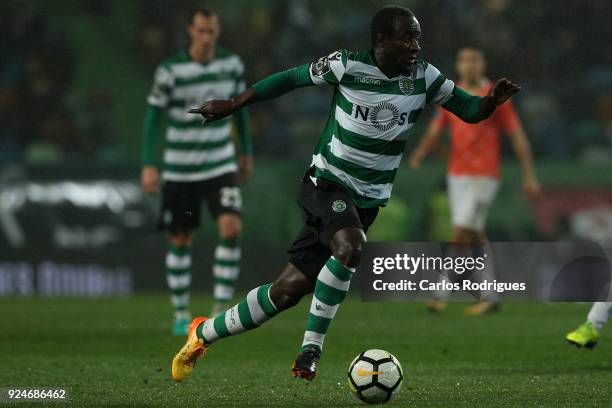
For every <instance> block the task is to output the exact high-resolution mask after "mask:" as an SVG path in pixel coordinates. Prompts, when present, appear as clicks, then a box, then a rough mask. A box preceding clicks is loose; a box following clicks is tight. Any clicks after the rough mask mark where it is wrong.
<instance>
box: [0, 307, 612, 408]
mask: <svg viewBox="0 0 612 408" xmlns="http://www.w3.org/2000/svg"><path fill="white" fill-rule="evenodd" d="M168 303H169V302H168V299H167V297H166V296H165V295H164V296H162V295H139V296H135V297H132V298H120V299H97V300H83V299H17V298H8V299H7V298H5V299H0V324H1V327H2V330H0V356H1V358H0V361H1V366H0V388H7V387H23V388H31V387H60V386H61V387H68V388H69V392H70V402H69V403H62V404H57V403H55V404H43V403H35V404H34V403H29V405H28V403H20V404H15V405H14V406H33V407H40V406H61V407H67V406H75V407H196V406H198V407H222V406H243V405H244V406H247V405H248V406H250V407H256V406H265V407H270V406H277V407H302V406H304V407H306V406H312V407H349V406H363V403H361V402H360V401H358V400H357V399H355V398H354V396H353V395H351V393H350V391H349V389H348V386H347V384H346V370H347V367H348V364H349V363H350V361H351V359H352V358H353V357H354V356H355V355H356V354H357V353H358V352H360V351H362V350H365V349H368V348H382V349H386V350H388V351H390V352H392V353H394V354H395V355H396V356H397V357H398V358H399V360H400V362H401V363H402V365H403V368H404V371H405V381H404V386H403V389H402V390H401V392H400V394H399V395H398V396H397V398H396V399H394V400H393V401H392V402H391V403H389V404H388V406H402V407H404V406H405V407H536V406H537V407H563V406H567V407H570V406H571V407H583V406H584V407H587V406H588V407H591V406H593V407H595V406H599V407H609V406H612V387H611V385H612V336H607V335H606V334H607V333H604V336H603V339H602V341H601V344H599V345H598V346H597V347H596V348H595V349H594V350H592V351H586V350H577V349H574V348H572V347H570V346H569V345H567V344H566V343H565V342H564V341H563V335H564V334H565V333H566V331H568V330H569V329H573V328H574V327H575V326H577V325H578V324H579V323H581V322H582V321H583V320H584V318H585V315H586V313H587V310H588V307H589V306H588V305H576V304H554V305H525V304H508V305H504V306H503V308H502V311H501V312H500V313H499V314H497V315H491V316H483V317H465V316H463V314H462V309H463V306H464V305H463V304H451V306H450V308H449V310H448V311H447V312H446V313H444V314H442V315H431V314H429V313H428V312H426V311H425V310H424V307H423V305H421V304H411V303H385V304H383V303H361V302H360V301H359V300H358V299H356V298H349V299H348V300H347V301H346V302H345V304H343V305H342V307H341V308H340V311H339V312H338V316H337V317H336V319H335V320H334V322H333V324H332V326H331V329H330V332H329V333H328V336H327V340H326V345H325V352H324V355H323V359H322V362H321V366H320V372H319V375H318V376H317V378H316V379H315V380H314V381H313V382H312V383H306V382H304V381H301V380H297V379H294V378H292V377H290V375H289V366H290V363H291V361H292V359H293V358H294V357H295V355H296V352H297V351H298V348H299V345H300V342H301V338H302V332H303V328H304V324H305V321H306V313H307V308H308V305H309V303H310V302H309V300H308V299H304V300H303V301H302V303H301V304H300V305H299V306H298V307H296V308H295V309H293V310H291V311H288V312H285V313H283V314H281V315H280V316H278V317H277V318H275V319H273V320H272V321H270V322H268V323H266V324H265V325H264V326H263V327H261V328H259V329H257V330H255V331H252V332H250V333H245V334H242V335H240V336H236V337H233V338H232V337H230V338H227V339H225V340H222V341H220V342H219V343H216V344H215V345H214V346H213V347H212V348H211V350H210V353H209V355H208V357H207V358H206V359H205V360H204V361H200V362H199V363H198V365H197V366H196V369H195V371H194V372H193V374H192V376H191V377H190V378H189V379H188V381H187V382H185V383H183V384H175V383H173V382H172V380H171V378H170V361H171V359H172V356H173V354H174V353H175V352H176V351H177V350H178V348H179V347H180V346H181V344H182V339H181V338H175V337H172V336H171V335H170V327H169V323H170V321H169V318H168V316H169V304H168ZM193 306H194V307H193V309H194V310H201V311H208V309H209V307H210V300H209V298H207V297H206V296H203V295H195V296H194V300H193ZM0 405H2V403H0Z"/></svg>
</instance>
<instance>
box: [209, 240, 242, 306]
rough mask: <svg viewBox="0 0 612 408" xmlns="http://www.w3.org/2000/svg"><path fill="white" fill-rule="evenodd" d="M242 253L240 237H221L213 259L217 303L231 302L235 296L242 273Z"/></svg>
mask: <svg viewBox="0 0 612 408" xmlns="http://www.w3.org/2000/svg"><path fill="white" fill-rule="evenodd" d="M240 255H241V254H240V241H239V240H238V239H219V242H218V244H217V248H216V249H215V259H214V261H213V277H214V280H215V285H214V291H213V298H214V300H215V303H229V302H230V301H231V300H232V298H233V297H234V291H235V289H236V280H237V279H238V275H239V274H240Z"/></svg>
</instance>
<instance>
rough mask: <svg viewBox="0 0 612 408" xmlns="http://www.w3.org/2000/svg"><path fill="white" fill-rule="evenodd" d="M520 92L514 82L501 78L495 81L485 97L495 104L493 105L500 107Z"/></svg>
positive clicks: (519, 88)
mask: <svg viewBox="0 0 612 408" xmlns="http://www.w3.org/2000/svg"><path fill="white" fill-rule="evenodd" d="M520 90H521V87H520V86H518V85H517V84H515V83H514V82H512V81H510V80H509V79H507V78H501V79H498V80H497V81H495V83H494V84H493V86H492V87H491V89H490V90H489V93H488V94H487V96H488V97H490V98H491V99H492V100H493V101H494V102H495V105H501V104H502V103H504V102H506V101H507V100H508V98H510V97H511V96H512V95H514V94H515V93H517V92H518V91H520Z"/></svg>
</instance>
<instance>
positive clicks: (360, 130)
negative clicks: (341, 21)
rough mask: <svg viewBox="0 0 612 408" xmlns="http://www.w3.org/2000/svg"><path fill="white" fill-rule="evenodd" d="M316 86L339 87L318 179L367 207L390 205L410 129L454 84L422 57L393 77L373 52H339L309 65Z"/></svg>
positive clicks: (317, 163)
mask: <svg viewBox="0 0 612 408" xmlns="http://www.w3.org/2000/svg"><path fill="white" fill-rule="evenodd" d="M309 73H310V78H311V80H312V82H313V83H314V84H315V85H323V84H330V85H333V86H334V87H335V89H334V94H333V101H332V106H331V111H330V114H329V118H328V120H327V123H326V125H325V129H324V130H323V133H322V134H321V137H320V139H319V143H318V144H317V146H316V148H315V151H314V154H313V157H312V165H313V166H314V167H315V173H314V177H315V178H317V177H322V178H325V179H329V180H332V181H335V182H337V183H340V184H342V185H344V186H345V187H347V188H348V189H349V191H350V192H351V195H352V197H353V200H354V201H355V204H356V205H357V206H359V207H362V208H370V207H376V206H380V205H384V204H385V203H386V202H387V201H388V200H389V197H390V196H391V189H392V187H393V181H394V180H395V175H396V173H397V169H398V167H399V164H400V160H401V157H402V155H403V153H404V150H405V145H406V139H407V137H408V131H409V130H410V128H412V126H413V125H414V123H415V122H416V121H417V119H418V117H419V115H420V114H421V112H422V111H423V108H424V107H425V105H426V104H428V103H437V104H444V103H445V102H447V101H448V100H449V99H450V97H451V94H452V91H453V88H454V86H455V85H454V83H453V82H452V81H451V80H448V79H446V77H445V76H444V75H442V74H440V71H438V70H437V69H436V68H435V67H434V66H433V65H430V64H428V63H427V62H425V61H422V60H418V61H417V62H416V64H414V65H413V70H412V73H411V74H410V75H400V76H398V77H395V78H388V77H387V76H386V75H385V74H384V73H383V72H382V71H381V70H380V69H379V68H378V67H377V66H376V63H375V62H374V60H373V56H372V55H371V51H357V52H349V51H346V50H339V51H336V52H333V53H331V54H330V55H328V56H326V57H322V58H320V59H319V60H318V61H315V62H313V63H311V64H310V66H309Z"/></svg>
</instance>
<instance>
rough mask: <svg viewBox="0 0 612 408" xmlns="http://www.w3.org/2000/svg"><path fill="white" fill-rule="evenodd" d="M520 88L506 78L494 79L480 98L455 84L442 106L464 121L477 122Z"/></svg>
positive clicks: (489, 114)
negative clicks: (485, 93) (487, 90)
mask: <svg viewBox="0 0 612 408" xmlns="http://www.w3.org/2000/svg"><path fill="white" fill-rule="evenodd" d="M520 90H521V87H520V86H518V85H517V84H515V83H514V82H512V81H510V80H509V79H506V78H501V79H498V80H497V81H495V83H493V86H492V87H491V89H490V90H489V93H488V94H487V95H486V96H484V97H482V98H481V97H478V96H473V95H470V94H469V93H467V92H465V91H464V90H463V89H461V88H459V87H457V86H455V88H454V89H453V93H452V96H451V98H450V99H449V100H448V101H447V102H446V103H445V104H444V105H442V107H443V108H444V109H446V110H448V111H450V112H452V113H453V114H455V115H456V116H457V117H459V118H460V119H461V120H463V121H464V122H467V123H478V122H480V121H483V120H485V119H487V118H488V117H489V116H491V114H492V113H493V112H495V108H497V106H499V105H501V104H502V103H504V102H506V101H507V100H508V99H509V98H510V97H511V96H512V95H514V94H515V93H517V92H518V91H520Z"/></svg>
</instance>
